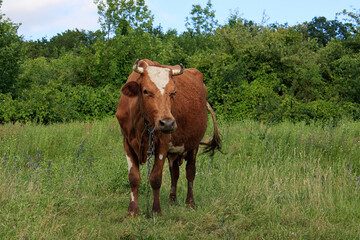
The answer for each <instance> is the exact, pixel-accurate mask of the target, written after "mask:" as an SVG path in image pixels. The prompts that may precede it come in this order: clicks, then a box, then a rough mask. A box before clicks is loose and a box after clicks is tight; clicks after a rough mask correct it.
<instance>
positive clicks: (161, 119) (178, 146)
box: [116, 59, 220, 215]
mask: <svg viewBox="0 0 360 240" xmlns="http://www.w3.org/2000/svg"><path fill="white" fill-rule="evenodd" d="M133 70H134V71H133V72H132V73H131V75H130V76H129V79H128V81H127V83H126V84H125V85H124V86H123V87H122V89H121V92H122V96H121V98H120V102H119V106H118V109H117V112H116V117H117V119H118V121H119V124H120V127H121V131H122V134H123V136H124V148H125V153H126V159H127V163H128V170H129V182H130V186H131V198H130V204H129V208H128V215H137V214H138V213H139V205H138V191H139V185H140V172H139V165H140V164H143V163H145V162H146V160H147V151H148V148H149V134H150V132H151V130H154V140H153V143H154V147H155V152H154V153H155V162H154V166H153V169H152V171H151V174H150V185H151V187H152V190H153V205H152V212H153V213H154V212H155V213H158V214H161V207H160V199H159V193H160V186H161V182H162V172H163V166H164V162H165V158H166V157H167V158H168V160H169V169H170V173H171V192H170V199H171V200H173V201H174V200H175V199H176V185H177V181H178V178H179V166H180V165H181V163H182V161H183V159H184V158H185V160H186V161H187V164H186V178H187V180H188V193H187V198H186V204H188V205H190V206H191V207H194V197H193V181H194V178H195V159H196V154H197V152H198V149H199V144H200V141H201V139H202V138H203V136H204V134H205V131H206V127H207V109H208V110H209V111H210V113H211V115H212V118H213V125H214V134H213V139H212V141H210V142H209V143H207V144H206V145H207V147H206V149H205V151H208V152H211V153H212V154H214V151H215V150H216V149H218V150H220V137H219V133H218V128H217V124H216V119H215V114H214V112H213V110H212V109H211V107H210V105H209V104H208V103H207V101H206V94H207V91H206V87H205V84H204V83H203V75H202V73H201V72H199V71H198V70H196V69H184V67H183V66H182V65H180V68H179V66H175V67H174V66H164V65H160V64H158V63H157V62H152V61H150V60H147V59H144V60H141V61H138V60H137V61H136V62H135V64H134V66H133Z"/></svg>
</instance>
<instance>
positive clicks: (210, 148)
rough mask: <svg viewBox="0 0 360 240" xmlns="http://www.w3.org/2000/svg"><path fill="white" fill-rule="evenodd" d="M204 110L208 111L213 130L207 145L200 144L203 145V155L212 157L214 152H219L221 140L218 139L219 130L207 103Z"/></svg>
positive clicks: (213, 113) (212, 111)
mask: <svg viewBox="0 0 360 240" xmlns="http://www.w3.org/2000/svg"><path fill="white" fill-rule="evenodd" d="M206 108H207V109H208V110H209V112H210V114H211V118H212V120H213V129H214V130H213V138H212V140H211V141H210V142H208V143H203V142H202V143H200V144H202V145H205V149H204V153H210V155H211V156H213V155H214V154H215V151H216V150H218V151H220V152H221V139H220V133H219V128H218V125H217V122H216V117H215V112H214V110H213V109H212V107H211V106H210V104H209V103H208V102H206Z"/></svg>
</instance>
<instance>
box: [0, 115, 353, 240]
mask: <svg viewBox="0 0 360 240" xmlns="http://www.w3.org/2000/svg"><path fill="white" fill-rule="evenodd" d="M220 130H221V132H222V137H223V150H224V153H223V154H221V153H217V154H216V155H215V157H214V158H213V159H210V158H209V157H208V156H207V155H199V157H198V161H197V175H196V178H195V184H194V197H195V202H196V206H197V208H196V210H192V209H190V208H187V207H186V206H185V198H186V191H187V183H186V178H185V174H184V172H185V171H184V170H185V169H184V168H185V166H184V165H185V164H183V165H182V166H181V176H180V180H179V184H178V201H177V202H176V203H175V204H172V203H170V202H169V200H168V196H169V191H170V176H169V172H168V167H167V163H166V166H165V168H164V170H165V171H164V178H163V185H162V188H161V196H160V200H161V203H162V212H163V216H162V217H157V216H154V217H153V218H151V219H147V218H146V217H145V210H146V185H145V181H146V171H147V170H146V166H142V168H141V171H142V184H141V186H140V203H139V204H140V210H141V211H142V212H141V215H140V216H138V217H136V218H125V215H126V212H127V207H128V203H129V198H130V188H129V184H128V178H127V164H126V159H125V155H124V152H123V147H122V136H121V133H120V129H119V126H118V124H117V122H116V120H115V119H108V120H103V121H96V122H93V123H68V124H53V125H49V126H41V125H35V124H26V125H21V124H15V125H12V124H7V125H2V126H0V192H1V194H0V238H1V239H14V238H16V239H17V238H30V239H138V238H139V239H155V238H156V239H188V238H191V239H204V238H205V239H360V161H359V159H360V123H359V122H351V121H344V122H340V123H338V124H337V126H332V125H331V124H312V125H310V126H309V125H305V124H303V123H297V124H292V123H281V124H278V125H266V124H262V123H259V122H254V121H243V122H238V123H226V122H222V123H220ZM210 133H211V129H209V131H208V135H210Z"/></svg>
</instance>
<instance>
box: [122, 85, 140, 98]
mask: <svg viewBox="0 0 360 240" xmlns="http://www.w3.org/2000/svg"><path fill="white" fill-rule="evenodd" d="M121 92H122V94H124V95H125V96H128V97H135V96H137V95H138V94H139V92H140V86H139V84H138V83H137V82H128V83H126V84H125V85H124V86H123V87H122V88H121Z"/></svg>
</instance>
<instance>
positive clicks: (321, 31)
mask: <svg viewBox="0 0 360 240" xmlns="http://www.w3.org/2000/svg"><path fill="white" fill-rule="evenodd" d="M305 24H306V26H307V34H308V36H309V37H311V38H317V39H318V42H319V44H321V45H322V46H325V45H326V44H327V43H328V42H329V41H330V40H331V39H334V38H337V39H347V38H348V37H349V36H350V30H351V26H350V25H348V24H343V23H341V22H339V21H338V20H327V19H326V18H325V17H314V18H313V19H312V21H311V22H309V23H305Z"/></svg>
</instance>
